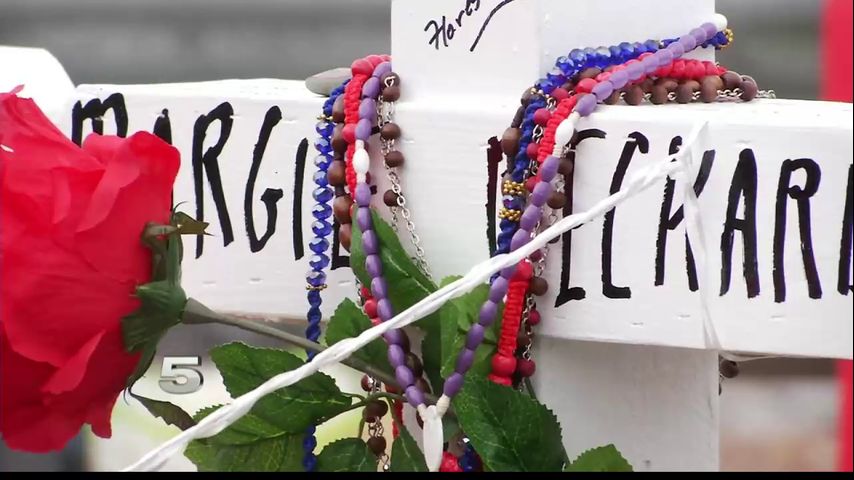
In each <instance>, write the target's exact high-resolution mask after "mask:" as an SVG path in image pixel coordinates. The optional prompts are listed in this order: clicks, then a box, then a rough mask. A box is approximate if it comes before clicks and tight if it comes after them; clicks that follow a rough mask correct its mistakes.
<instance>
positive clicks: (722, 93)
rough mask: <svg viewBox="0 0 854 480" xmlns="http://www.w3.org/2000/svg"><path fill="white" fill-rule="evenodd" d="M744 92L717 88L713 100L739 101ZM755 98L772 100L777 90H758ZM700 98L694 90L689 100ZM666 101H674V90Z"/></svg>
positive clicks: (622, 94)
mask: <svg viewBox="0 0 854 480" xmlns="http://www.w3.org/2000/svg"><path fill="white" fill-rule="evenodd" d="M743 93H744V90H742V89H740V88H736V89H733V90H718V98H717V99H716V100H715V101H716V102H740V101H742V100H741V94H743ZM754 98H755V99H765V100H769V99H770V100H773V99H776V98H777V92H775V91H774V90H759V91H758V92H757V93H756V97H754ZM698 100H700V92H694V93H692V94H691V101H692V102H696V101H698ZM619 101H621V102H625V101H626V92H620V100H619ZM643 101H644V102H647V103H652V94H651V93H644V94H643ZM667 101H669V102H675V101H676V92H670V93H668V94H667Z"/></svg>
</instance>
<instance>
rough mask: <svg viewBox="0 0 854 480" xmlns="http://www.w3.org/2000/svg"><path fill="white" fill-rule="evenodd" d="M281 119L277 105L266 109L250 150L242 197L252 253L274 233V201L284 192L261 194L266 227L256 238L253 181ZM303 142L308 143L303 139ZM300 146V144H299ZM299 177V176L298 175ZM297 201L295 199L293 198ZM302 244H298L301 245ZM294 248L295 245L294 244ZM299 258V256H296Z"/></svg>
mask: <svg viewBox="0 0 854 480" xmlns="http://www.w3.org/2000/svg"><path fill="white" fill-rule="evenodd" d="M280 121H282V111H281V109H279V107H272V108H270V109H269V110H267V114H266V115H265V116H264V122H263V123H262V124H261V132H260V133H259V134H258V143H256V144H255V150H254V151H253V152H252V166H251V167H250V168H249V179H248V180H247V182H246V193H245V196H244V198H243V211H244V215H245V220H246V236H248V237H249V251H251V252H252V253H256V252H260V251H261V250H263V249H264V246H265V245H267V241H269V240H270V237H272V236H273V234H274V233H276V219H277V217H278V214H279V211H278V209H277V208H276V202H278V201H279V200H281V199H282V197H283V196H284V193H283V192H282V190H281V189H272V188H268V189H266V190H264V193H263V194H262V195H261V201H262V202H264V206H265V207H266V209H267V229H266V231H265V232H264V235H262V236H261V238H260V239H259V238H258V235H257V233H256V232H255V216H254V211H253V205H252V204H253V202H252V197H253V196H255V182H256V181H257V180H258V171H259V170H260V169H261V161H262V160H263V159H264V152H265V151H266V150H267V144H268V143H269V142H270V135H271V134H272V133H273V127H275V126H276V125H277V124H278V123H279V122H280ZM303 143H305V144H306V147H308V144H307V142H306V141H305V140H303ZM300 148H302V144H301V145H300ZM304 167H305V156H303V168H304ZM298 178H301V177H298ZM294 202H295V203H296V202H297V199H296V198H295V199H294ZM301 246H302V245H300V247H301ZM294 248H296V245H294ZM297 260H299V258H297Z"/></svg>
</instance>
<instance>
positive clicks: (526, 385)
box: [525, 378, 537, 400]
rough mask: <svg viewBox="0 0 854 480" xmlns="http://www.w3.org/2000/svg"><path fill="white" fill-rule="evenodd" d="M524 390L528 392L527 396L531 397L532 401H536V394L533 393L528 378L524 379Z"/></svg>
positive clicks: (532, 387) (532, 386)
mask: <svg viewBox="0 0 854 480" xmlns="http://www.w3.org/2000/svg"><path fill="white" fill-rule="evenodd" d="M525 389H526V390H528V395H530V396H531V398H533V399H534V400H536V399H537V394H536V393H534V385H533V384H532V383H531V379H530V378H525Z"/></svg>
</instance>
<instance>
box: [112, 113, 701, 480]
mask: <svg viewBox="0 0 854 480" xmlns="http://www.w3.org/2000/svg"><path fill="white" fill-rule="evenodd" d="M706 126H707V122H703V123H701V124H698V125H697V126H696V127H695V128H694V129H693V131H692V133H691V134H690V136H689V137H688V138H689V140H688V141H687V142H686V144H685V145H684V146H683V148H682V149H681V150H680V151H679V152H678V153H676V154H675V155H671V156H669V157H667V158H665V159H663V160H660V161H657V162H656V163H654V164H652V165H649V166H648V167H645V168H643V169H641V170H639V171H638V172H637V173H635V174H634V175H632V177H631V178H630V179H629V181H628V182H627V183H626V184H625V186H624V188H623V189H622V190H620V191H619V192H617V193H615V194H613V195H611V196H609V197H607V198H605V199H603V200H601V201H599V202H598V203H596V205H594V206H593V207H592V208H591V209H589V210H587V211H585V212H582V213H578V214H574V215H570V216H568V217H565V218H563V219H562V220H560V221H558V222H555V224H554V225H552V226H551V227H549V228H548V229H546V230H544V231H543V232H542V233H541V234H540V235H538V236H537V237H536V238H534V239H533V240H532V241H531V242H529V243H528V244H526V245H524V246H523V247H521V248H519V249H518V250H516V251H514V252H511V253H508V254H502V255H498V256H495V257H493V258H490V259H489V260H486V261H484V262H482V263H480V264H477V265H475V266H474V267H472V269H471V270H470V271H469V272H468V273H467V274H466V275H465V276H464V277H462V278H460V279H459V280H457V281H455V282H453V283H450V284H448V285H446V286H444V287H442V288H440V289H439V290H437V291H436V292H434V293H432V294H431V295H429V296H427V297H426V298H424V299H422V300H421V301H420V302H418V303H416V304H415V305H413V306H412V307H410V308H408V309H407V310H405V311H403V312H401V313H400V314H398V315H397V316H396V317H394V318H392V319H390V320H389V321H387V322H384V323H381V324H379V325H377V326H375V327H372V328H370V329H368V330H365V331H364V332H362V333H361V334H360V335H358V336H357V337H353V338H348V339H345V340H342V341H340V342H338V343H336V344H335V345H333V346H331V347H329V348H328V349H326V350H324V351H323V352H320V353H319V354H317V356H315V357H314V359H313V360H312V361H311V362H308V363H306V364H304V365H302V366H301V367H299V368H297V369H296V370H292V371H289V372H284V373H281V374H279V375H276V376H275V377H273V378H271V379H269V380H267V381H266V382H264V383H263V384H261V385H260V386H259V387H258V388H256V389H254V390H252V391H250V392H248V393H246V394H244V395H241V396H239V397H238V398H236V399H235V400H234V402H232V403H231V404H229V405H226V406H223V407H221V408H219V409H218V410H217V411H215V412H214V413H212V414H211V415H208V416H207V417H205V418H204V419H202V420H201V421H200V422H199V423H198V424H196V425H195V426H193V427H191V428H188V429H187V430H185V431H183V432H181V433H180V434H178V435H176V436H175V437H173V438H172V439H170V440H168V441H167V442H165V443H164V444H162V445H161V446H159V447H157V448H155V449H154V450H152V451H151V452H149V453H148V454H146V455H145V456H144V457H142V459H140V460H139V461H138V462H136V463H134V464H133V465H131V466H129V467H127V468H126V469H125V471H150V470H157V469H158V468H159V467H161V466H162V465H163V464H164V463H165V462H166V461H167V460H168V459H169V458H170V457H172V456H173V455H175V454H177V453H179V452H180V451H182V450H183V448H185V447H186V446H187V445H188V444H189V443H190V442H192V441H193V440H196V439H201V438H208V437H211V436H214V435H216V434H218V433H220V432H222V431H223V430H225V429H226V428H228V426H229V425H231V424H233V423H234V422H236V421H237V420H238V419H240V417H242V416H243V415H245V414H247V413H248V412H249V411H250V410H251V409H252V407H253V406H254V405H255V403H256V402H258V400H260V399H261V398H263V397H264V396H266V395H268V394H270V393H272V392H274V391H276V390H278V389H280V388H284V387H287V386H289V385H293V384H295V383H297V382H299V381H300V380H303V379H305V378H307V377H309V376H310V375H313V374H314V373H317V372H318V371H320V370H321V369H324V368H327V367H330V366H332V365H335V364H337V363H339V362H340V361H341V360H343V359H345V358H347V357H349V356H350V355H351V354H353V352H355V351H357V350H359V349H361V348H363V347H364V346H366V345H367V344H369V343H370V342H372V341H374V340H376V339H378V338H380V337H381V336H382V335H383V334H385V333H386V332H388V331H390V330H394V329H398V328H402V327H405V326H407V325H410V324H412V323H414V322H416V321H417V320H419V319H421V318H424V317H426V316H427V315H430V314H431V313H433V312H435V311H436V310H438V309H439V308H440V307H441V306H442V305H443V304H445V302H447V301H449V300H451V299H453V298H457V297H459V296H462V295H465V294H466V293H468V292H470V291H471V290H473V289H475V288H476V287H477V286H479V285H482V284H483V283H485V282H487V281H488V280H489V278H490V277H491V276H492V275H493V274H495V273H497V272H499V271H501V270H502V269H504V268H507V267H509V266H511V265H516V264H517V263H519V262H520V261H522V260H523V259H525V258H527V257H529V256H530V255H531V254H533V253H534V252H535V251H536V250H539V249H540V248H542V247H544V246H545V245H546V244H547V243H548V242H549V241H551V240H552V239H554V238H557V237H559V236H560V235H562V234H563V233H565V232H568V231H570V230H572V229H574V228H577V227H579V226H581V225H583V224H585V223H588V222H590V221H592V220H595V219H597V218H599V217H601V216H603V215H605V214H606V213H607V212H609V211H610V210H612V209H614V208H615V207H617V206H618V205H620V204H621V203H623V202H624V201H626V200H628V199H630V198H632V197H633V196H635V195H637V194H638V193H640V192H642V191H644V190H646V189H647V188H649V187H651V186H653V185H656V184H658V183H659V182H660V181H661V180H662V179H664V178H666V177H668V176H669V175H672V174H674V173H676V172H679V171H682V170H683V169H684V163H685V162H684V161H683V159H684V158H685V157H686V156H687V155H689V154H690V153H691V151H692V149H693V142H694V141H696V139H697V137H698V135H699V133H700V132H701V131H703V130H704V129H705V128H706ZM671 159H673V161H671ZM692 213H693V212H692ZM686 214H687V212H686ZM696 225H697V223H696V222H695V223H694V226H693V227H692V228H696ZM695 234H696V232H695ZM697 245H698V246H699V245H701V242H700V241H699V240H698V243H697ZM709 320H710V321H711V319H709ZM711 331H714V329H712V330H711Z"/></svg>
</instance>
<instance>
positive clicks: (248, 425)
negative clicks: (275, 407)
mask: <svg viewBox="0 0 854 480" xmlns="http://www.w3.org/2000/svg"><path fill="white" fill-rule="evenodd" d="M218 408H219V407H209V408H206V409H204V410H202V411H200V412H199V413H197V414H196V415H195V420H196V421H200V420H201V419H202V418H204V417H206V416H208V415H209V414H211V413H213V412H214V411H216V409H218ZM253 411H254V410H253ZM303 437H304V434H303V433H299V434H294V433H283V432H282V431H281V430H280V429H278V428H277V427H275V426H273V425H270V424H269V423H267V422H265V421H264V420H262V419H260V418H258V417H257V416H255V415H254V414H253V412H249V414H247V415H245V416H243V417H241V418H240V419H239V420H238V421H237V422H235V423H233V424H232V425H231V426H229V427H228V428H226V429H225V430H223V431H222V432H220V433H218V434H217V435H215V436H213V437H210V438H206V439H202V440H194V441H193V442H191V443H190V445H188V446H187V449H186V450H185V451H184V455H185V456H186V457H187V458H188V459H190V461H191V462H193V463H194V464H195V465H196V467H197V468H198V469H199V471H200V472H300V471H303V466H302V457H303V449H302V440H303Z"/></svg>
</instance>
